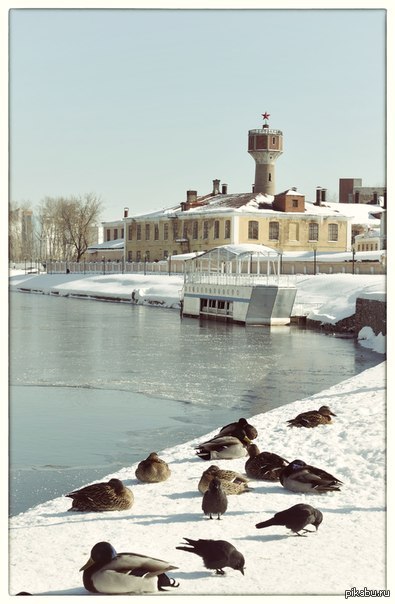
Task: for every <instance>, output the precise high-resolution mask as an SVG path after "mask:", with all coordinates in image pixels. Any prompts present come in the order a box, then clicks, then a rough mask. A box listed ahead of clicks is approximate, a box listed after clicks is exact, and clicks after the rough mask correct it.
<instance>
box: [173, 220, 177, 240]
mask: <svg viewBox="0 0 395 604" xmlns="http://www.w3.org/2000/svg"><path fill="white" fill-rule="evenodd" d="M177 238H178V223H177V222H173V240H174V241H175V240H176V239H177Z"/></svg>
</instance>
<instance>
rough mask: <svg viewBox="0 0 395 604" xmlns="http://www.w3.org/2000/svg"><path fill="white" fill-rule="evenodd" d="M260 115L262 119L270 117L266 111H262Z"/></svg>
mask: <svg viewBox="0 0 395 604" xmlns="http://www.w3.org/2000/svg"><path fill="white" fill-rule="evenodd" d="M262 117H263V119H264V120H268V119H269V117H270V113H268V112H267V111H265V113H262Z"/></svg>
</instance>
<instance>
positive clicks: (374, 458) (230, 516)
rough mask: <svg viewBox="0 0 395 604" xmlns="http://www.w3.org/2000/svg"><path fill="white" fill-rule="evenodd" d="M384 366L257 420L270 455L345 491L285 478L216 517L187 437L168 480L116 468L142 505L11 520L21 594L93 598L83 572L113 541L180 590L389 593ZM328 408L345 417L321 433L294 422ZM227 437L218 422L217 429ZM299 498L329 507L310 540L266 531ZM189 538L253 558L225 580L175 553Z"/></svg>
mask: <svg viewBox="0 0 395 604" xmlns="http://www.w3.org/2000/svg"><path fill="white" fill-rule="evenodd" d="M385 370H386V363H385V362H383V363H381V364H380V365H378V366H376V367H374V368H371V369H368V370H366V371H365V372H363V373H361V374H359V375H357V376H355V377H353V378H351V379H349V380H346V381H344V382H342V383H340V384H338V385H336V386H334V387H332V388H330V389H328V390H326V391H324V392H321V393H319V394H317V395H315V396H312V397H311V398H308V399H304V400H300V401H295V402H293V403H290V404H288V405H285V406H283V407H281V408H279V409H274V410H272V411H269V412H267V413H265V414H260V415H256V416H254V417H253V418H250V421H251V423H252V424H253V425H255V426H256V427H257V429H258V433H259V435H258V438H257V440H256V442H257V444H258V446H259V447H260V449H261V450H267V451H272V452H275V453H277V454H279V455H282V456H284V457H285V458H286V459H288V460H292V459H295V458H300V459H303V460H305V461H306V462H307V463H310V464H312V465H316V466H318V467H321V468H323V469H326V470H327V471H329V472H331V473H332V474H334V475H335V476H336V477H337V478H339V479H340V480H342V481H343V482H344V485H343V487H342V489H341V491H340V492H332V493H328V494H323V495H298V494H296V493H292V492H289V491H286V490H285V489H284V488H283V487H282V486H281V485H280V484H279V483H274V484H271V483H266V482H257V481H252V482H251V486H252V487H254V490H253V491H251V492H249V493H244V494H242V495H232V496H229V506H228V511H227V512H226V514H225V515H224V517H223V519H222V521H221V522H218V521H217V520H212V521H210V520H208V519H205V518H204V516H203V514H202V511H201V499H202V497H201V495H200V493H199V492H198V489H197V485H198V481H199V478H200V476H201V474H202V472H203V471H204V469H206V468H207V467H208V462H204V461H202V460H200V459H199V458H198V457H197V456H196V455H195V454H194V451H195V449H194V445H195V441H193V442H192V441H191V442H187V443H183V444H180V445H178V446H176V447H173V448H170V449H166V450H164V451H161V452H160V455H161V457H162V458H163V459H165V460H166V461H167V462H168V463H169V465H170V468H171V470H172V475H171V477H170V479H169V480H168V481H166V482H164V483H158V484H153V485H149V484H142V483H138V482H137V480H136V478H135V476H134V470H135V467H134V466H132V467H129V468H123V469H122V470H120V471H119V472H117V473H116V474H115V476H117V477H118V478H120V479H122V480H123V481H124V483H125V484H126V485H127V486H128V487H129V488H131V489H132V491H133V493H134V496H135V503H134V506H133V507H132V509H130V510H128V511H124V512H108V513H98V514H92V513H91V514H85V513H77V514H72V513H69V512H67V510H68V508H69V507H70V500H68V499H66V498H65V497H60V498H57V499H54V500H52V501H48V502H47V503H45V504H42V505H39V506H37V507H35V508H33V509H31V510H29V511H27V512H25V513H23V514H20V515H18V516H16V517H13V518H11V520H10V553H9V556H10V558H9V563H10V593H11V594H15V593H17V592H19V591H28V592H30V593H33V594H40V595H44V594H45V595H70V596H72V595H79V594H86V593H87V592H86V591H85V590H84V588H83V586H82V578H81V573H79V568H80V567H81V566H82V565H83V563H84V562H85V561H86V559H87V558H88V557H89V553H90V549H91V547H92V546H93V545H94V544H95V543H96V542H98V541H102V540H106V541H109V542H110V543H112V544H113V546H114V547H115V548H116V549H117V550H118V551H134V552H139V553H143V554H147V555H151V556H154V557H159V558H162V559H164V560H168V561H169V562H171V563H172V564H174V565H175V566H177V567H178V569H177V570H175V571H173V572H172V573H171V576H174V577H175V578H176V579H177V580H178V581H179V582H180V587H179V588H178V589H177V590H176V592H177V596H184V595H198V594H202V595H205V596H208V595H212V596H215V595H220V594H222V595H226V594H228V595H242V594H243V595H256V596H258V595H288V594H291V595H303V594H305V595H312V594H315V595H317V594H320V595H321V594H322V595H323V594H326V595H332V596H336V595H338V596H341V597H342V600H343V599H344V592H345V590H351V589H352V588H357V589H363V588H364V587H366V588H367V589H388V588H390V585H389V583H388V581H389V580H390V578H388V577H387V576H386V575H387V567H388V560H387V559H386V513H385V508H386V485H385V463H386V442H385V432H386V423H385V417H386V409H385V387H386V384H385V381H386V380H385ZM322 404H327V405H329V406H330V407H331V409H332V410H333V411H334V412H335V413H336V415H337V417H336V418H334V423H333V424H332V425H327V426H319V427H317V428H314V429H311V430H308V429H297V428H293V429H290V428H288V427H287V425H286V420H287V419H290V418H292V417H294V416H295V415H296V414H297V413H299V412H301V411H303V410H308V409H315V408H318V407H319V406H320V405H322ZM234 419H237V418H233V417H229V421H233V420H234ZM216 432H217V427H216V426H213V431H212V432H210V433H209V434H208V435H207V436H211V435H214V434H215V433H216ZM201 440H202V439H201ZM105 446H106V447H111V443H106V445H105ZM244 464H245V459H244V458H242V459H236V460H233V461H224V460H220V461H219V462H218V465H220V466H221V467H223V468H232V469H234V470H237V471H241V472H242V471H243V470H244ZM112 476H114V474H113V475H111V476H107V477H105V479H106V480H107V479H109V478H110V477H112ZM81 486H82V485H81ZM299 502H307V503H310V504H311V505H313V506H315V507H317V508H318V509H320V510H321V511H322V513H323V516H324V520H323V523H322V525H321V526H320V528H319V530H318V532H317V533H309V534H308V535H307V537H305V538H299V537H297V536H292V535H289V533H288V531H287V529H285V528H284V527H271V528H268V529H264V530H257V529H256V528H255V524H256V523H257V522H260V521H262V520H265V519H267V518H269V516H271V515H272V514H273V513H275V512H277V511H280V510H282V509H286V508H288V507H290V506H291V505H294V504H295V503H299ZM183 537H190V538H213V539H226V540H228V541H230V542H231V543H233V544H234V545H235V546H236V548H237V549H239V550H240V551H241V552H242V553H243V554H244V556H245V559H246V571H245V576H242V575H241V574H240V573H238V572H236V571H232V570H230V569H227V572H226V575H225V576H224V577H221V576H215V575H214V573H213V572H212V571H208V570H206V569H205V568H204V567H203V565H202V563H201V560H200V558H198V557H197V556H192V555H190V554H187V553H185V552H182V551H179V550H176V546H178V545H179V544H180V543H181V542H182V539H183ZM173 595H175V594H172V595H167V594H160V595H159V597H166V598H169V597H170V598H172V597H173ZM154 597H156V596H154ZM149 598H150V597H149V596H148V599H149ZM146 601H147V597H144V602H146ZM177 601H178V600H177Z"/></svg>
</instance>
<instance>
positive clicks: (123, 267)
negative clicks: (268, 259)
mask: <svg viewBox="0 0 395 604" xmlns="http://www.w3.org/2000/svg"><path fill="white" fill-rule="evenodd" d="M9 268H10V269H19V270H24V271H25V273H40V272H47V273H67V272H69V273H79V274H81V273H83V274H100V275H105V274H109V273H114V274H122V273H143V274H148V273H161V274H163V275H166V274H167V275H170V274H181V275H182V274H184V273H185V261H184V260H177V259H175V258H174V257H173V258H172V259H171V260H170V259H169V260H161V261H159V262H144V261H142V262H123V261H121V260H120V261H118V262H114V261H104V262H103V261H101V262H64V261H55V260H47V261H39V260H27V261H26V262H19V263H10V265H9ZM335 273H348V274H351V273H355V274H356V275H384V274H386V266H385V264H382V263H380V262H373V261H364V262H319V261H317V262H316V263H314V262H313V261H308V260H306V261H301V260H298V261H284V260H283V261H282V263H281V274H282V276H284V275H303V274H304V275H313V274H317V275H318V274H335ZM189 274H190V273H189ZM244 274H245V273H244V270H243V275H244ZM221 276H222V274H221V273H220V274H219V275H218V277H221ZM246 276H247V275H246ZM252 276H257V275H256V273H255V275H252ZM261 277H264V275H261ZM271 277H275V275H271ZM188 278H189V277H188Z"/></svg>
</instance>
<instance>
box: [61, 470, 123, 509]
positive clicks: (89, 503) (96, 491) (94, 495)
mask: <svg viewBox="0 0 395 604" xmlns="http://www.w3.org/2000/svg"><path fill="white" fill-rule="evenodd" d="M65 497H71V499H72V500H73V503H72V505H71V508H70V509H69V510H68V511H69V512H113V511H120V510H128V509H130V508H131V507H132V505H133V503H134V495H133V493H132V491H131V490H130V489H128V488H127V487H125V486H124V484H123V483H122V481H121V480H119V479H118V478H111V480H109V481H108V482H97V483H95V484H91V485H88V486H87V487H83V488H82V489H78V490H76V491H72V492H71V493H68V494H67V495H65Z"/></svg>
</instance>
